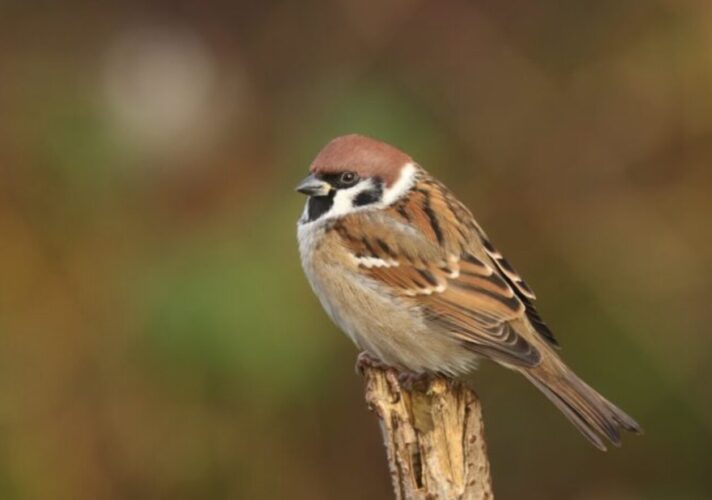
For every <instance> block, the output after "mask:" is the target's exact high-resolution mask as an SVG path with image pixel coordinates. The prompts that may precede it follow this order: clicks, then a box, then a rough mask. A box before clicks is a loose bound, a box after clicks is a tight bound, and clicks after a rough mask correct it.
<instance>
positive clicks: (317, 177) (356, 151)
mask: <svg viewBox="0 0 712 500" xmlns="http://www.w3.org/2000/svg"><path fill="white" fill-rule="evenodd" d="M417 170H418V167H416V165H415V164H414V163H413V159H412V158H411V157H410V156H408V155H407V154H405V153H404V152H402V151H401V150H399V149H397V148H395V147H393V146H391V145H389V144H386V143H385V142H381V141H377V140H376V139H371V138H370V137H366V136H363V135H358V134H349V135H343V136H341V137H337V138H336V139H333V140H332V141H331V142H329V144H327V145H326V146H325V147H324V148H323V149H322V150H321V151H320V152H319V154H318V155H317V156H316V158H315V159H314V161H313V162H312V164H311V166H310V168H309V172H310V175H309V176H308V177H307V178H306V179H304V180H303V181H302V182H300V183H299V185H298V186H297V187H296V190H297V191H298V192H300V193H303V194H305V195H307V196H309V201H308V202H307V207H306V209H305V212H304V215H303V216H302V219H301V220H300V222H302V223H309V222H313V221H315V220H324V219H330V218H336V217H341V216H344V215H347V214H349V213H352V212H355V211H360V210H367V209H374V208H383V207H384V206H388V205H390V204H392V203H393V202H395V201H396V200H398V199H399V198H400V197H402V196H403V195H404V194H405V193H406V192H408V191H409V190H410V189H411V187H412V186H413V183H414V179H415V175H416V172H417Z"/></svg>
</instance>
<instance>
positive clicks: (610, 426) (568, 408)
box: [521, 359, 642, 451]
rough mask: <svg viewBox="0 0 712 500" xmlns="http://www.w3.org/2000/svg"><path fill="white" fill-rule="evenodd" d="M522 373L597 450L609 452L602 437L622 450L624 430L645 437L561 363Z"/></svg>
mask: <svg viewBox="0 0 712 500" xmlns="http://www.w3.org/2000/svg"><path fill="white" fill-rule="evenodd" d="M521 371H522V373H523V374H524V376H525V377H527V378H528V379H529V380H530V381H531V382H532V383H533V384H534V385H535V386H536V387H537V388H538V389H539V390H540V391H541V392H543V393H544V395H545V396H546V397H547V398H549V399H550V400H551V401H552V402H553V403H554V404H555V405H556V406H557V408H559V410H561V412H562V413H563V414H564V415H566V417H567V418H568V419H569V420H570V421H571V422H572V423H573V424H574V426H576V428H577V429H578V430H579V431H580V432H581V434H583V435H584V436H586V438H587V439H588V440H589V441H591V443H592V444H593V445H594V446H595V447H596V448H598V449H600V450H603V451H605V450H606V445H605V443H604V441H603V439H601V436H603V437H605V438H607V439H608V440H609V441H610V442H611V443H613V444H614V445H615V446H620V442H621V438H620V432H619V429H620V428H623V429H624V430H626V431H629V432H634V433H636V434H640V433H642V429H641V427H640V426H639V425H638V423H637V422H636V421H635V420H633V418H631V417H630V416H629V415H628V414H627V413H625V412H624V411H623V410H621V409H620V408H618V407H617V406H615V405H614V404H613V403H611V402H610V401H608V400H607V399H606V398H604V397H603V396H601V395H600V394H599V393H598V392H596V391H595V390H594V389H593V388H592V387H591V386H589V385H588V384H586V383H585V382H584V381H583V380H581V379H580V378H579V377H578V376H577V375H576V374H575V373H574V372H572V371H571V370H569V369H568V368H567V367H566V366H565V365H564V364H563V363H561V362H560V361H559V360H558V359H548V360H546V361H545V362H544V363H542V364H541V365H539V366H537V367H534V368H524V369H521Z"/></svg>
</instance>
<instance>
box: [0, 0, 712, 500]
mask: <svg viewBox="0 0 712 500" xmlns="http://www.w3.org/2000/svg"><path fill="white" fill-rule="evenodd" d="M346 132H360V133H365V134H369V135H372V136H375V137H378V138H380V139H383V140H386V141H389V142H391V143H393V144H395V145H397V146H399V147H401V148H403V149H405V150H407V151H408V152H410V153H411V154H412V155H413V156H414V157H415V158H416V159H417V160H419V162H420V163H421V164H423V165H424V166H425V167H426V168H428V169H429V170H430V171H432V172H433V173H434V174H436V175H437V176H438V177H440V178H441V179H443V180H444V181H445V182H446V183H447V184H449V185H450V186H451V187H453V188H454V190H455V191H456V193H457V194H458V195H459V196H460V197H461V198H462V199H463V200H464V201H466V202H467V204H468V205H469V206H470V207H471V208H472V209H473V210H474V212H475V213H476V214H477V216H478V218H479V221H480V222H481V223H482V224H483V226H484V227H486V228H487V230H488V232H489V234H490V235H491V236H492V237H493V239H494V240H495V242H496V244H497V245H498V246H499V247H500V249H501V250H502V251H503V252H504V253H505V254H506V255H507V256H508V258H509V259H510V260H511V261H512V262H514V263H515V265H516V266H517V267H518V269H519V271H520V272H522V274H524V276H525V277H526V278H527V281H528V282H529V284H530V285H532V286H533V287H534V289H535V290H536V291H537V294H538V296H539V299H540V300H539V304H540V311H541V312H542V314H543V316H544V317H545V318H546V319H547V321H548V323H549V324H550V326H551V327H552V328H553V329H554V331H555V332H556V333H557V336H558V338H559V340H560V342H561V343H562V345H563V347H564V355H565V357H566V359H567V360H568V361H569V362H570V364H571V365H572V366H573V367H574V368H575V369H576V370H577V371H578V372H579V373H580V374H581V375H582V376H583V377H584V378H585V379H586V380H588V381H589V382H590V383H591V384H592V385H594V386H595V387H596V388H598V389H599V390H600V391H601V392H603V393H604V394H605V395H607V396H608V397H610V398H611V399H612V400H613V401H615V402H617V403H619V404H620V405H621V406H622V407H623V408H625V409H626V410H627V411H629V412H630V413H631V414H632V415H634V416H635V417H636V418H637V419H638V420H639V421H640V422H641V424H642V425H643V426H644V427H645V429H646V435H645V436H643V437H640V438H633V437H630V438H628V439H626V442H625V445H624V446H623V448H622V449H620V450H618V449H614V450H612V451H611V452H609V453H607V454H603V453H600V452H598V451H596V450H595V449H594V448H592V447H591V446H590V445H589V444H587V443H586V442H585V440H584V439H583V438H582V437H580V436H579V435H578V433H577V432H576V431H575V430H574V429H573V428H572V427H571V426H570V425H569V424H568V423H567V422H566V421H565V420H564V419H563V418H562V417H561V416H560V415H559V414H558V412H557V411H556V410H555V409H554V408H553V406H552V405H551V404H550V403H549V402H548V401H546V400H545V398H543V397H542V396H541V395H540V394H538V393H537V392H536V391H535V390H534V389H533V388H532V387H530V386H529V385H528V384H527V383H526V382H525V381H523V380H522V379H520V378H518V377H516V376H515V375H512V374H509V373H505V371H504V370H501V369H495V368H493V367H488V366H486V367H484V369H483V370H482V371H481V373H480V375H479V377H478V389H479V392H480V394H481V396H482V399H483V401H484V411H485V421H486V426H487V435H488V443H489V450H490V453H491V460H492V467H493V471H494V480H495V491H496V492H497V493H498V498H502V499H535V500H537V499H547V500H548V499H580V500H593V499H613V500H619V499H636V500H637V499H646V500H647V499H675V500H678V499H683V500H684V499H703V498H712V477H711V476H710V473H711V472H712V465H711V463H712V389H711V387H710V386H711V382H710V381H711V380H712V335H710V330H709V324H710V320H712V312H711V310H712V306H711V305H710V300H712V281H711V277H712V245H711V243H712V231H711V230H712V224H711V222H710V218H711V216H712V3H711V2H707V1H704V0H647V1H644V0H640V1H620V0H617V1H613V0H605V1H598V2H587V1H583V0H577V1H568V2H566V1H553V0H540V1H537V2H531V1H525V0H481V1H465V0H454V1H447V2H434V1H430V2H428V1H418V0H398V1H395V2H387V3H386V2H383V3H381V2H363V1H359V0H339V1H333V2H327V1H323V2H318V1H305V2H289V1H272V2H249V3H248V2H235V1H233V2H228V1H214V2H197V1H195V2H188V1H182V2H181V1H178V2H167V1H164V2H124V1H118V0H113V1H107V2H88V1H84V2H81V1H73V2H71V1H70V2H41V1H35V2H27V1H20V0H14V1H12V0H6V1H4V2H2V3H0V498H1V499H3V500H15V499H23V500H24V499H28V500H29V499H43V500H44V499H52V500H55V499H56V500H64V499H67V500H70V499H71V500H75V499H77V500H83V499H87V500H88V499H91V500H94V499H108V500H111V499H206V498H209V499H272V498H289V499H336V498H338V499H362V498H369V499H388V498H391V492H390V484H389V480H388V476H387V471H386V464H385V459H384V454H383V449H382V447H381V443H380V435H379V431H378V426H377V423H376V419H375V417H374V416H373V415H370V414H369V413H368V412H367V410H366V409H365V405H364V403H363V400H362V396H363V394H362V387H361V380H360V379H359V377H357V376H356V375H355V374H354V371H353V363H354V359H355V355H356V351H355V349H354V347H353V346H352V345H351V343H350V342H349V341H348V340H347V339H346V337H345V336H344V335H342V334H341V333H340V332H338V331H337V329H336V328H335V327H334V326H332V325H331V324H330V323H329V322H328V320H327V318H326V316H325V315H324V313H323V312H322V311H321V308H320V306H319V305H318V303H317V301H316V299H315V298H314V297H313V296H312V294H311V291H310V290H309V289H308V285H307V283H306V281H305V279H304V278H303V276H302V273H301V269H300V266H299V261H298V256H297V250H296V244H295V222H296V219H297V217H298V216H299V214H300V212H301V209H302V205H303V203H304V200H303V198H302V197H301V196H299V195H297V194H295V193H294V192H293V191H292V189H293V187H294V185H295V184H296V182H297V181H298V180H300V179H301V177H302V176H303V175H304V174H305V172H306V168H307V165H308V163H309V161H310V160H311V159H312V157H313V156H314V155H315V154H316V152H317V151H318V150H319V148H320V147H321V146H322V145H323V144H324V143H326V142H327V141H328V140H329V139H330V138H332V137H334V136H336V135H339V134H342V133H346Z"/></svg>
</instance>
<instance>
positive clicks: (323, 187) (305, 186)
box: [295, 174, 331, 196]
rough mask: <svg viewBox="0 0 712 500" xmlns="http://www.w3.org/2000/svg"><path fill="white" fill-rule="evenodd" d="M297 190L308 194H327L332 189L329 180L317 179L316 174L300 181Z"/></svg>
mask: <svg viewBox="0 0 712 500" xmlns="http://www.w3.org/2000/svg"><path fill="white" fill-rule="evenodd" d="M295 190H296V191H297V192H299V193H302V194H305V195H307V196H326V195H327V194H329V192H330V191H331V185H329V183H328V182H325V181H322V180H319V179H317V178H316V177H315V176H314V174H312V175H310V176H309V177H307V178H306V179H304V180H303V181H302V182H300V183H299V184H298V185H297V187H296V188H295Z"/></svg>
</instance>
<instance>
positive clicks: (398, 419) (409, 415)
mask: <svg viewBox="0 0 712 500" xmlns="http://www.w3.org/2000/svg"><path fill="white" fill-rule="evenodd" d="M363 373H364V377H365V379H366V401H367V403H368V405H369V407H370V408H371V409H372V410H373V411H375V412H376V413H377V414H378V416H379V418H380V419H381V429H382V431H383V439H384V442H385V446H386V452H387V456H388V467H389V470H390V474H391V479H392V481H393V488H394V490H395V495H396V499H397V500H421V499H422V500H426V499H427V500H435V499H438V500H485V499H487V500H491V499H492V498H494V495H493V493H492V479H491V476H490V466H489V461H488V459H487V445H486V443H485V439H484V427H483V422H482V410H481V407H480V402H479V399H478V398H477V395H476V394H475V393H474V392H472V390H470V389H469V388H467V387H466V386H464V385H463V384H461V383H459V382H455V381H452V380H449V379H445V378H433V379H431V380H429V381H427V382H424V383H423V384H420V385H422V387H421V386H420V385H418V384H416V387H414V388H413V389H412V390H409V389H406V388H405V387H403V385H402V384H401V383H400V382H399V380H398V375H397V373H396V372H395V371H393V370H384V369H380V368H376V367H366V368H365V369H364V370H363Z"/></svg>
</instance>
